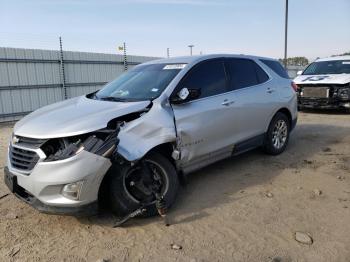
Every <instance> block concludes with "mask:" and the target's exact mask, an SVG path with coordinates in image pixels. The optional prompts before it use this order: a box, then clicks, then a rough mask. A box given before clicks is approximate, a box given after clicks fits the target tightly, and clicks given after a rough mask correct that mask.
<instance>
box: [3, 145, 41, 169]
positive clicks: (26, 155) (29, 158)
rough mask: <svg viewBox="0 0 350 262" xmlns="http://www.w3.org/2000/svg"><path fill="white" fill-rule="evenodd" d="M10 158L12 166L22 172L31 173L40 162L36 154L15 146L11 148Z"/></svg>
mask: <svg viewBox="0 0 350 262" xmlns="http://www.w3.org/2000/svg"><path fill="white" fill-rule="evenodd" d="M9 157H10V162H11V165H12V166H13V167H14V168H16V169H18V170H21V171H26V172H29V171H31V170H32V169H33V168H34V166H35V165H36V163H38V161H39V156H38V154H37V153H36V152H34V151H31V150H26V149H22V148H18V147H14V146H10V150H9Z"/></svg>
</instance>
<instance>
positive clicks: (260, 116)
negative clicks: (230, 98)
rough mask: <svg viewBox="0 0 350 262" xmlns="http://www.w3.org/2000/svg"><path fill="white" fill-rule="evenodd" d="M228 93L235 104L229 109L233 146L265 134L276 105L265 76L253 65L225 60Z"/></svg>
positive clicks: (238, 59)
mask: <svg viewBox="0 0 350 262" xmlns="http://www.w3.org/2000/svg"><path fill="white" fill-rule="evenodd" d="M226 68H227V72H228V74H229V78H230V81H229V83H230V84H229V89H230V90H232V91H233V92H234V93H235V96H236V101H235V103H234V104H233V105H232V106H231V107H230V110H231V114H232V115H234V122H235V123H239V125H238V126H237V128H236V130H235V131H236V132H235V137H234V142H235V143H237V142H241V141H244V140H247V139H250V138H254V137H256V136H258V135H262V134H263V133H264V132H265V131H266V126H267V125H268V122H269V121H270V117H271V115H272V113H273V111H274V108H275V103H276V101H278V92H277V89H276V87H274V86H273V85H271V83H272V81H270V77H269V76H268V74H267V73H266V72H265V71H264V70H263V69H262V68H261V67H260V66H259V65H258V64H257V63H256V62H255V61H254V60H251V59H245V58H227V59H226Z"/></svg>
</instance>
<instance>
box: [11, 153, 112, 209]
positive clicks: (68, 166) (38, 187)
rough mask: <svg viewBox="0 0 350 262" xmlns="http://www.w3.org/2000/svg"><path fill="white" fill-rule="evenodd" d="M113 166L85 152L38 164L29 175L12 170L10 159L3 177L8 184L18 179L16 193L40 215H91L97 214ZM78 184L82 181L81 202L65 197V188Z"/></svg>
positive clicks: (14, 189)
mask: <svg viewBox="0 0 350 262" xmlns="http://www.w3.org/2000/svg"><path fill="white" fill-rule="evenodd" d="M110 166H111V162H110V160H109V159H107V158H104V157H101V156H98V155H95V154H92V153H89V152H87V151H82V152H81V153H79V154H77V155H75V156H73V157H70V158H68V159H64V160H59V161H52V162H44V161H41V162H38V163H37V164H36V166H35V167H34V169H33V170H32V171H31V172H30V174H24V173H21V172H19V171H18V170H17V169H15V168H13V167H12V166H11V163H10V161H9V159H8V167H6V168H5V170H4V171H5V172H4V173H5V181H6V176H11V177H15V180H16V181H15V186H14V188H13V190H12V191H13V193H14V194H15V195H16V196H17V197H19V198H20V199H22V200H23V201H25V202H26V203H28V204H30V205H31V206H33V207H34V208H36V209H38V210H39V211H41V212H45V213H55V214H70V215H88V214H92V213H95V212H96V211H97V201H98V191H99V188H100V185H101V182H102V180H103V177H104V175H105V173H106V172H107V170H108V169H109V167H110ZM78 181H83V186H82V189H81V192H80V197H79V200H72V199H69V198H67V197H65V196H63V195H62V189H63V187H64V185H66V184H70V183H74V182H78ZM7 184H9V183H7ZM9 188H10V187H9ZM10 190H11V188H10Z"/></svg>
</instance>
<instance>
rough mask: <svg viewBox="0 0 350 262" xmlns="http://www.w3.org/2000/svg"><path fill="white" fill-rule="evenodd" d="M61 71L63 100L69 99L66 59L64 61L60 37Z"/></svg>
mask: <svg viewBox="0 0 350 262" xmlns="http://www.w3.org/2000/svg"><path fill="white" fill-rule="evenodd" d="M60 65H61V66H60V69H61V76H62V78H61V79H62V90H63V99H67V98H68V95H67V86H66V74H65V72H64V59H63V49H62V38H61V37H60Z"/></svg>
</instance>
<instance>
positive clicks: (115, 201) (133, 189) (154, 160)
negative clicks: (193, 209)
mask: <svg viewBox="0 0 350 262" xmlns="http://www.w3.org/2000/svg"><path fill="white" fill-rule="evenodd" d="M144 161H145V163H146V164H147V165H148V166H149V168H150V170H151V172H152V175H153V179H154V183H155V186H156V187H158V188H159V192H160V193H161V195H162V196H163V197H164V200H165V202H166V205H167V208H170V206H171V205H172V204H173V203H174V202H175V198H176V195H177V191H178V188H179V180H178V175H177V172H176V170H175V167H174V166H173V164H172V163H171V162H170V161H169V160H168V159H167V158H166V157H164V156H162V155H161V154H159V153H151V154H149V155H146V156H145V157H144ZM112 169H113V170H112V174H111V180H110V188H109V193H110V205H111V208H112V211H113V213H115V214H116V215H118V216H124V215H126V214H129V213H131V212H133V211H135V210H136V209H137V208H139V207H140V205H141V203H143V204H146V205H147V204H151V205H150V206H148V207H147V211H146V212H145V213H144V214H143V216H145V217H148V216H154V215H156V214H157V209H156V207H155V202H156V200H155V197H154V195H153V194H152V193H151V192H150V191H149V190H148V188H146V187H145V185H144V184H143V175H144V170H143V169H142V167H141V165H139V164H135V165H133V166H132V165H131V164H130V163H126V164H123V165H117V164H115V165H113V166H112Z"/></svg>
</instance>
